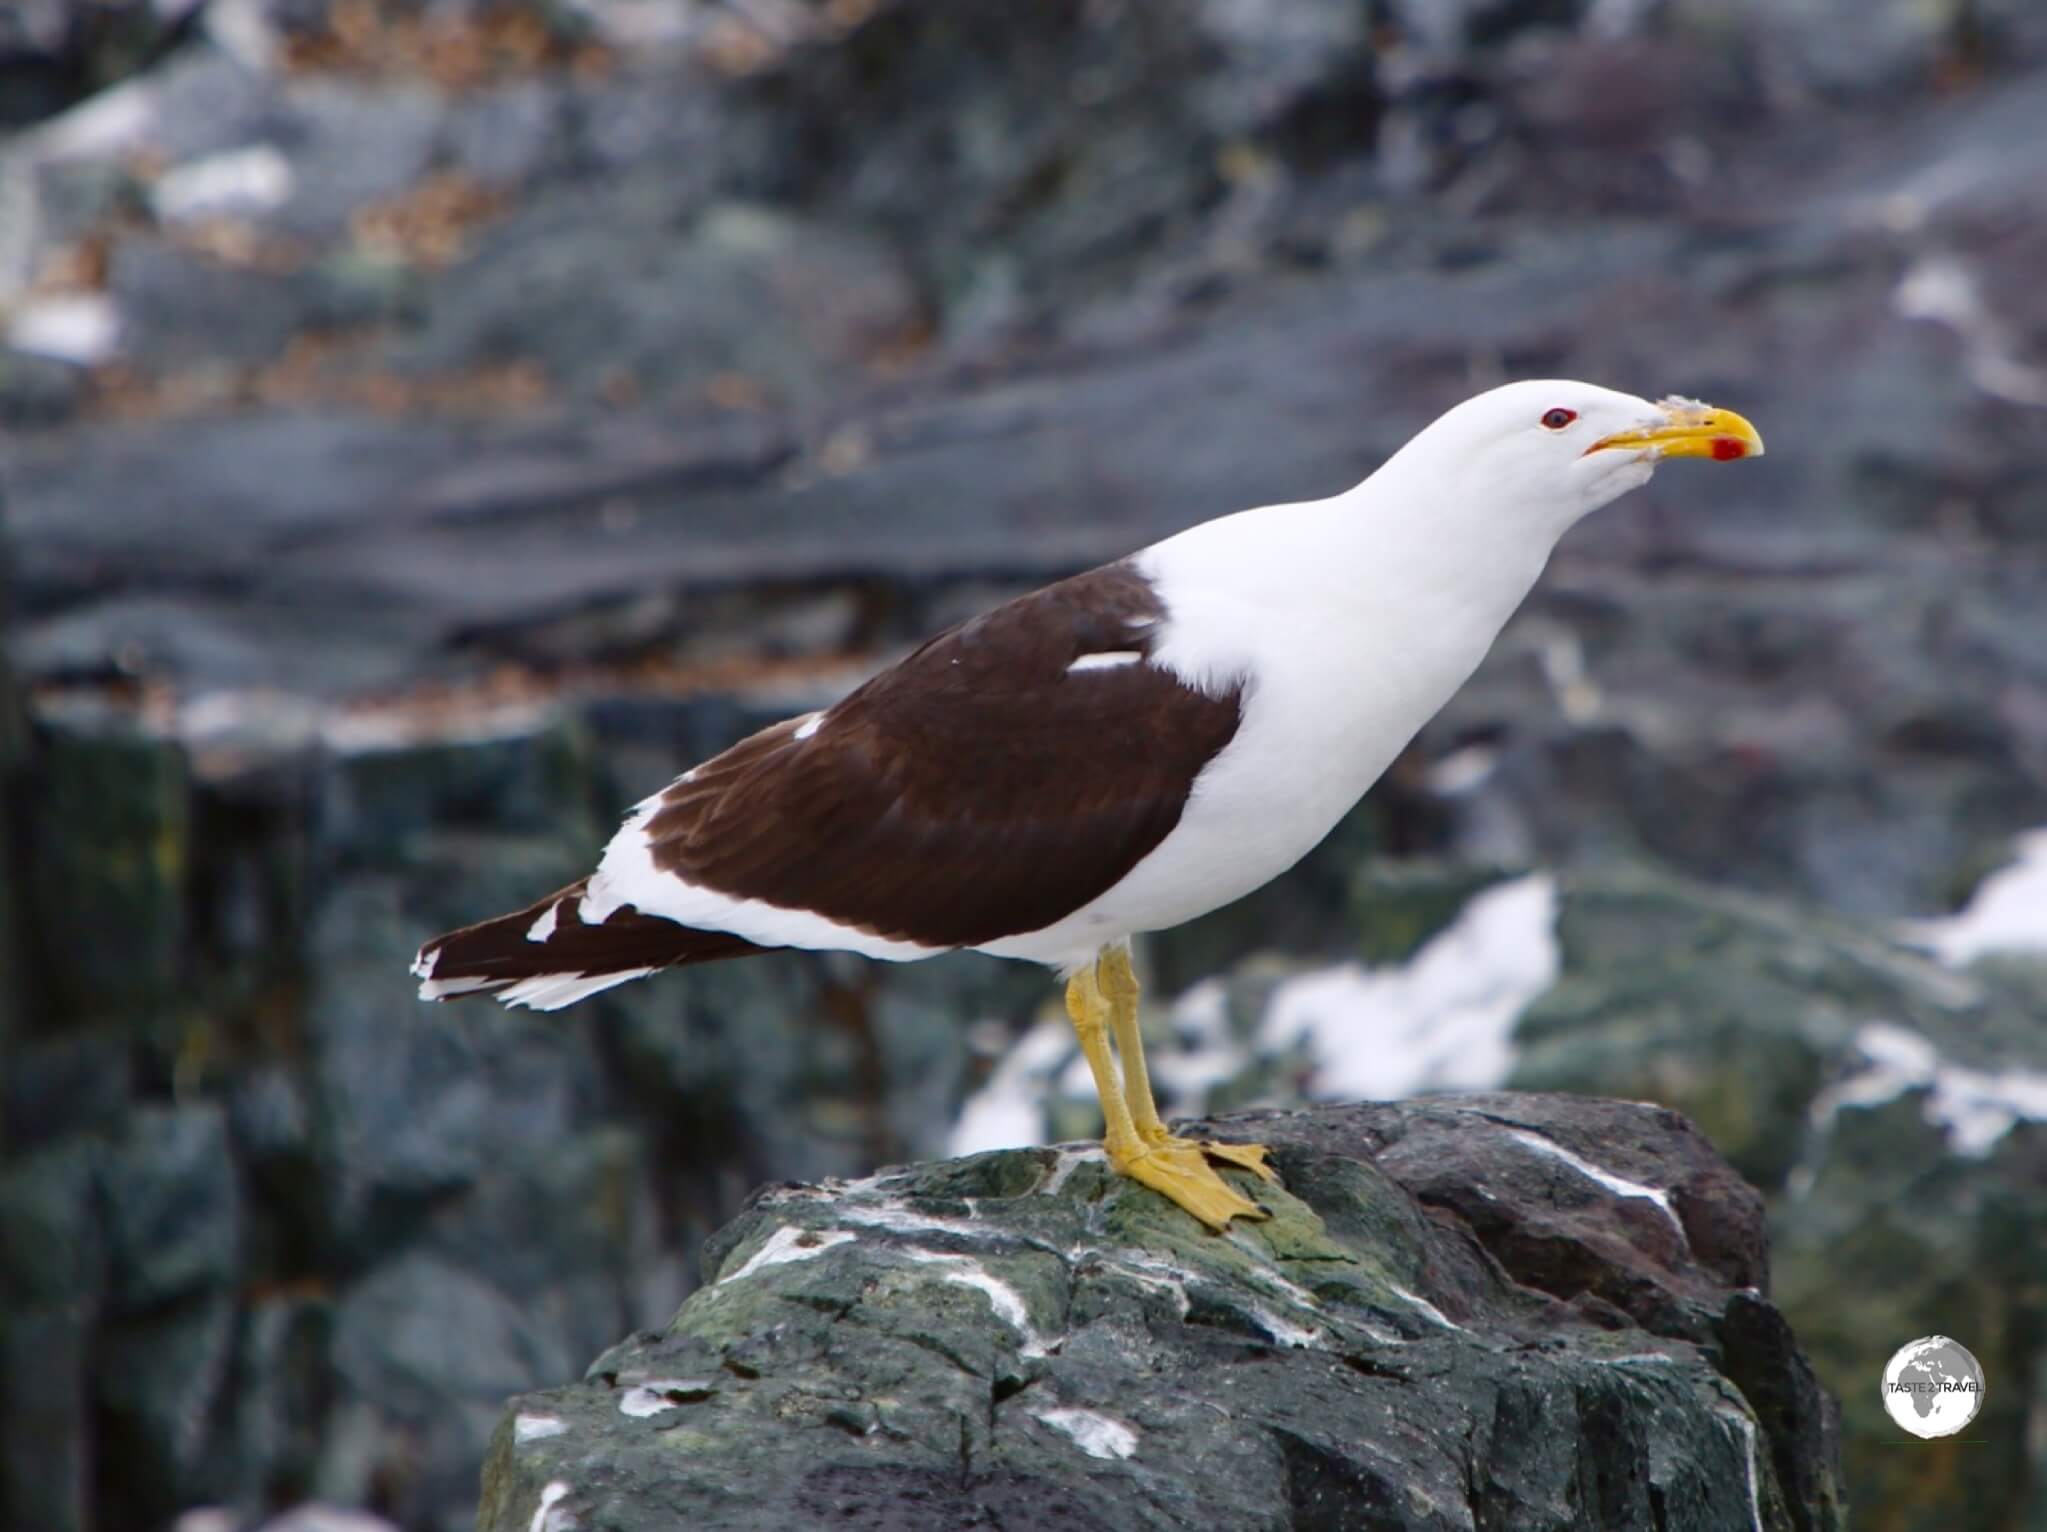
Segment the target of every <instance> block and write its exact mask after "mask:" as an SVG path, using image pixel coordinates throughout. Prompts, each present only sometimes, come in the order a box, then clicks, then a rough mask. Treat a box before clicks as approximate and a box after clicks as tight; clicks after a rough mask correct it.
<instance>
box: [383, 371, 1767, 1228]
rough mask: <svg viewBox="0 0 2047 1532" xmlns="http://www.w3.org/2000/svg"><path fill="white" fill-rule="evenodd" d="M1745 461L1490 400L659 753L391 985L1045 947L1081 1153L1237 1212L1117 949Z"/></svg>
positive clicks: (1622, 397) (1272, 869)
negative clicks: (1547, 594)
mask: <svg viewBox="0 0 2047 1532" xmlns="http://www.w3.org/2000/svg"><path fill="white" fill-rule="evenodd" d="M1762 450H1763V443H1762V438H1761V437H1760V436H1759V435H1757V433H1756V430H1755V427H1753V426H1751V425H1750V424H1749V423H1748V422H1747V421H1746V420H1744V419H1742V417H1741V416H1739V415H1737V414H1734V413H1733V412H1732V411H1729V410H1720V409H1714V408H1711V407H1709V406H1707V405H1703V404H1697V403H1694V402H1692V401H1689V400H1683V399H1666V400H1664V401H1663V402H1662V403H1660V404H1652V403H1651V402H1650V401H1648V400H1647V399H1639V398H1636V397H1634V396H1633V395H1631V394H1624V393H1616V392H1614V391H1613V390H1611V389H1605V388H1598V387H1595V386H1594V385H1592V384H1589V383H1574V382H1562V381H1537V382H1521V383H1510V384H1507V385H1506V386H1505V387H1502V388H1495V389H1492V390H1490V391H1488V392H1486V393H1483V394H1480V395H1478V396H1477V397H1476V398H1474V399H1469V400H1466V401H1465V402H1464V403H1463V404H1460V405H1458V406H1457V407H1456V408H1455V409H1453V410H1451V411H1449V412H1448V413H1447V414H1445V415H1443V416H1442V417H1441V418H1440V419H1438V420H1437V421H1436V422H1435V423H1434V424H1432V425H1430V426H1429V427H1428V428H1427V429H1426V430H1424V431H1422V432H1421V433H1420V434H1419V435H1418V436H1416V437H1415V438H1414V439H1413V440H1412V441H1410V442H1409V443H1408V444H1407V445H1406V446H1405V447H1403V448H1401V449H1400V451H1398V452H1397V453H1395V454H1394V455H1393V456H1392V457H1391V458H1389V459H1388V460H1387V461H1386V463H1385V464H1384V465H1383V466H1381V467H1380V469H1379V470H1378V472H1376V473H1374V474H1373V475H1372V476H1371V477H1370V478H1368V479H1366V480H1365V481H1364V482H1363V483H1362V484H1359V485H1358V486H1357V487H1356V488H1354V489H1350V490H1347V491H1345V492H1344V493H1342V494H1340V495H1336V496H1333V497H1331V498H1329V499H1326V500H1312V501H1306V502H1302V503H1299V504H1291V505H1273V506H1266V507H1264V508H1262V509H1259V510H1251V511H1242V512H1239V513H1238V514H1236V515H1233V516H1224V517H1220V518H1218V519H1217V520H1214V521H1208V522H1204V523H1202V524H1201V525H1199V526H1196V527H1192V528H1190V529H1188V530H1187V531H1185V532H1182V533H1180V534H1179V535H1177V536H1175V537H1169V538H1167V539H1166V540H1165V541H1163V542H1160V543H1155V544H1154V545H1152V546H1151V547H1149V548H1145V549H1143V550H1142V551H1140V552H1137V553H1133V554H1131V555H1130V556H1129V557H1128V558H1124V559H1119V560H1118V561H1116V562H1115V563H1112V564H1105V565H1103V566H1102V567H1101V568H1099V569H1093V570H1089V571H1088V572H1086V573H1085V574H1078V575H1075V576H1073V577H1072V578H1070V579H1066V580H1061V581H1059V582H1057V583H1056V584H1053V585H1048V586H1046V587H1045V588H1044V589H1042V590H1038V591H1034V592H1032V593H1031V594H1029V595H1026V596H1020V597H1018V598H1017V599H1015V600H1013V601H1009V602H1006V603H1004V604H1003V605H1001V606H999V607H996V608H995V609H994V610H993V611H990V612H986V613H984V614H983V615H981V616H979V617H976V618H974V619H972V620H971V621H968V622H965V623H962V624H960V625H959V626H958V627H955V628H951V629H949V630H947V631H946V632H944V633H941V634H939V635H938V636H937V637H936V638H934V639H932V640H931V641H930V642H928V643H926V644H925V645H924V646H923V647H922V648H920V649H918V650H916V651H915V652H914V653H913V654H911V655H910V656H908V657H907V658H906V659H904V660H902V661H900V662H899V663H897V664H895V665H893V666H891V667H889V668H888V669H887V670H884V671H882V672H881V673H880V674H879V675H877V676H875V677H874V678H873V679H872V680H870V681H868V682H867V683H866V684H864V685H863V686H861V687H860V688H858V689H857V690H856V691H854V692H852V693H851V694H850V695H848V696H847V697H845V698H844V699H843V700H841V701H839V702H837V703H834V704H833V705H832V706H831V707H829V708H826V709H824V710H823V711H822V712H817V713H810V714H806V715H805V716H803V717H800V718H792V719H789V720H787V721H786V722H783V723H778V724H776V725H774V726H773V727H771V728H768V729H763V730H762V731H761V732H760V733H758V734H755V735H753V736H752V737H750V738H748V739H744V740H741V741H740V742H739V743H738V744H736V745H734V746H733V747H732V748H731V749H729V750H727V751H725V752H724V753H723V754H722V755H718V756H715V757H713V758H712V759H711V760H708V761H706V762H704V763H703V764H702V765H700V766H697V767H694V768H692V769H691V770H689V771H687V772H684V773H683V775H682V776H680V777H678V778H677V779H676V780H675V781H674V782H673V783H671V784H670V785H669V786H668V787H666V788H664V789H663V790H662V791H660V792H658V793H656V794H655V795H654V796H653V797H651V798H649V799H647V800H646V801H645V802H643V803H642V804H640V805H639V807H638V808H636V809H635V810H634V811H633V813H632V815H631V817H630V818H628V819H627V821H626V823H625V826H624V828H623V829H621V830H620V831H619V832H618V834H617V836H616V837H615V838H614V839H613V840H612V842H611V844H610V846H609V847H608V848H607V849H606V850H605V853H604V856H603V859H602V861H601V862H599V864H598V867H597V870H596V871H595V872H594V873H592V874H591V875H590V876H589V877H587V878H583V879H581V880H579V881H577V882H575V883H572V884H570V885H569V886H568V887H567V888H565V889H561V890H559V891H558V892H556V893H553V894H550V895H548V896H547V897H546V898H545V899H543V900H541V901H540V902H539V903H538V904H535V905H533V906H531V907H530V908H528V909H524V910H520V911H518V912H517V913H515V914H511V915H502V916H499V917H498V918H496V919H495V920H487V921H484V922H483V923H481V924H480V925H474V926H469V927H466V928H464V929H463V930H460V931H454V932H450V933H449V934H448V935H445V936H438V937H435V938H434V939H433V940H432V941H430V942H428V943H427V944H426V945H425V946H424V947H423V948H421V949H420V952H419V956H418V959H417V961H416V962H415V963H414V966H413V971H414V972H415V973H416V974H417V975H418V976H419V978H420V980H421V981H422V982H421V984H420V995H421V997H422V998H424V999H428V1000H449V999H454V998H457V997H459V996H464V995H485V994H487V995H494V996H495V997H496V998H497V999H499V1000H501V1001H503V1002H504V1003H505V1004H507V1005H525V1006H531V1007H533V1008H534V1009H536V1010H546V1011H552V1010H559V1009H561V1008H562V1007H563V1006H567V1005H572V1004H574V1003H575V1002H576V1001H578V1000H581V999H584V998H585V997H587V996H590V995H594V994H596V993H598V992H599V991H600V990H605V989H609V988H611V987H612V986H613V985H616V984H623V983H625V982H627V981H628V980H631V979H639V978H644V977H646V976H647V975H649V974H651V973H654V972H656V971H657V970H659V969H663V968H672V967H677V966H680V965H682V964H686V963H702V962H709V961H713V960H716V959H722V958H734V957H744V956H748V955H751V954H755V953H759V952H762V951H764V950H769V949H773V948H776V947H802V948H810V949H833V950H840V951H848V952H858V953H863V954H865V955H866V956H868V957H872V958H883V959H887V960H889V961H892V962H905V961H910V960H914V959H918V958H927V957H935V956H937V955H938V954H940V953H943V952H953V951H957V950H959V949H961V948H967V949H971V950H973V951H976V952H986V953H990V954H992V955H994V956H996V957H1007V958H1021V959H1024V960H1026V961H1029V962H1036V963H1043V964H1045V965H1046V966H1048V967H1050V968H1052V969H1054V970H1055V971H1056V972H1057V973H1058V974H1059V975H1060V976H1061V977H1063V978H1064V979H1065V981H1066V1006H1067V1011H1068V1014H1069V1015H1070V1016H1071V1017H1072V1019H1073V1025H1074V1029H1075V1031H1076V1032H1077V1033H1078V1034H1079V1037H1080V1045H1081V1048H1082V1051H1083V1052H1084V1053H1085V1054H1086V1056H1087V1061H1088V1066H1089V1068H1090V1069H1091V1070H1092V1071H1093V1072H1094V1078H1095V1088H1096V1090H1097V1092H1098V1093H1099V1094H1100V1097H1101V1104H1102V1114H1103V1118H1104V1121H1105V1124H1106V1133H1105V1137H1104V1148H1105V1149H1106V1151H1107V1153H1108V1159H1109V1163H1110V1164H1111V1165H1113V1166H1114V1167H1115V1168H1116V1169H1117V1170H1118V1171H1120V1172H1121V1173H1122V1174H1124V1175H1126V1176H1129V1177H1132V1178H1133V1179H1135V1180H1137V1181H1140V1182H1142V1183H1143V1184H1144V1185H1146V1186H1149V1187H1152V1188H1154V1189H1155V1190H1157V1191H1159V1192H1161V1193H1163V1194H1164V1195H1165V1196H1167V1197H1169V1198H1171V1199H1172V1200H1173V1201H1174V1202H1176V1203H1178V1204H1179V1205H1180V1206H1181V1207H1183V1208H1185V1209H1186V1210H1187V1211H1188V1212H1189V1213H1191V1214H1193V1215H1194V1216H1195V1217H1196V1218H1198V1219H1200V1220H1201V1221H1202V1222H1204V1223H1206V1224H1207V1225H1209V1226H1210V1227H1211V1228H1217V1229H1220V1228H1223V1227H1224V1226H1226V1225H1227V1224H1228V1222H1229V1220H1230V1219H1231V1218H1233V1217H1239V1216H1253V1217H1255V1216H1259V1214H1260V1211H1261V1210H1260V1209H1259V1207H1258V1205H1257V1204H1256V1203H1255V1202H1254V1201H1252V1200H1251V1199H1250V1197H1248V1196H1246V1195H1245V1192H1246V1191H1255V1190H1256V1185H1257V1183H1256V1182H1255V1181H1254V1180H1250V1179H1245V1177H1247V1176H1252V1175H1255V1176H1263V1177H1264V1178H1266V1179H1267V1180H1272V1179H1274V1176H1273V1172H1272V1170H1271V1169H1270V1167H1268V1166H1267V1165H1266V1163H1265V1158H1266V1156H1265V1151H1264V1149H1263V1148H1261V1147H1260V1146H1258V1145H1255V1144H1224V1143H1203V1142H1195V1141H1191V1140H1186V1139H1180V1138H1176V1137H1174V1136H1173V1134H1172V1133H1171V1132H1170V1131H1169V1130H1168V1129H1167V1128H1166V1125H1165V1124H1164V1123H1163V1122H1161V1121H1160V1120H1159V1116H1158V1111H1157V1109H1156V1107H1155V1106H1154V1104H1153V1101H1152V1093H1151V1083H1150V1079H1149V1077H1148V1076H1147V1074H1146V1071H1145V1063H1144V1050H1143V1046H1142V1043H1141V1041H1140V1039H1139V1035H1138V1029H1137V981H1136V979H1135V977H1134V976H1133V974H1132V972H1131V967H1130V938H1131V937H1132V936H1133V935H1135V934H1136V933H1138V932H1140V931H1157V930H1162V929H1164V928H1166V927H1169V926H1175V925H1178V924H1180V923H1181V922H1182V921H1187V920H1192V919H1193V918H1194V917H1196V916H1197V915H1203V914H1206V913H1207V912H1208V911H1210V910H1213V909H1216V908H1218V907H1219V906H1221V905H1225V904H1228V903H1230V902H1231V901H1232V900H1235V899H1239V898H1241V897H1243V896H1244V895H1245V894H1248V893H1250V892H1251V891H1252V890H1253V889H1255V888H1258V887H1259V886H1261V885H1262V884H1264V883H1266V882H1268V881H1269V880H1270V879H1272V878H1274V877H1277V876H1278V875H1279V874H1280V873H1282V872H1284V871H1286V869H1287V868H1289V867H1291V866H1293V864H1294V863H1295V862H1297V861H1299V860H1300V858H1301V857H1302V856H1303V855H1304V854H1306V853H1307V852H1308V851H1309V850H1310V849H1311V848H1312V847H1313V846H1314V845H1315V843H1316V842H1317V841H1319V840H1321V839H1322V837H1323V836H1324V835H1326V834H1327V833H1328V832H1329V830H1330V829H1331V827H1333V826H1334V825H1335V824H1336V822H1337V821H1338V820H1339V819H1341V818H1342V817H1343V815H1344V814H1345V813H1346V812H1348V811H1349V810H1350V808H1351V807H1352V806H1353V805H1354V804H1355V803H1356V802H1357V801H1358V799H1359V798H1360V797H1362V796H1363V795H1364V792H1365V790H1366V789H1367V788H1368V787H1370V786H1371V785H1372V783H1373V782H1374V781H1375V780H1377V778H1378V776H1379V774H1380V773H1381V772H1382V771H1384V770H1385V769H1386V767H1387V765H1388V764H1389V763H1390V762H1391V761H1392V760H1393V758H1394V757H1395V756H1396V755H1397V754H1398V753H1399V752H1400V751H1401V750H1402V749H1403V748H1404V747H1405V746H1406V744H1407V742H1408V741H1409V740H1410V739H1412V738H1413V737H1414V735H1415V732H1416V731H1417V730H1419V729H1420V728H1421V726H1422V725H1423V724H1424V723H1426V722H1428V720H1429V719H1430V718H1431V717H1433V716H1434V715H1435V713H1436V712H1437V710H1438V709H1440V708H1441V707H1442V706H1443V704H1444V703H1446V702H1448V701H1449V700H1450V698H1451V696H1452V695H1453V694H1454V693H1455V692H1456V690H1457V688H1458V687H1459V686H1461V685H1463V684H1464V681H1465V680H1466V678H1467V677H1469V676H1470V675H1471V673H1472V671H1473V670H1475V669H1476V668H1477V667H1478V663H1479V661H1480V660H1482V659H1483V658H1484V657H1485V654H1486V651H1487V649H1488V648H1490V647H1491V645H1492V642H1493V639H1494V638H1495V637H1496V636H1497V635H1498V633H1499V631H1500V629H1501V628H1502V627H1503V626H1504V625H1505V624H1506V621H1507V619H1508V618H1509V617H1510V616H1512V615H1513V613H1514V610H1515V608H1517V607H1518V606H1520V604H1521V601H1522V598H1523V597H1525V596H1526V595H1527V594H1528V592H1529V589H1530V588H1531V587H1532V586H1533V585H1534V584H1535V581H1536V578H1537V576H1539V575H1540V574H1541V573H1542V569H1543V566H1544V564H1545V563H1546V562H1547V561H1548V559H1549V556H1550V551H1551V550H1552V549H1553V548H1554V547H1555V546H1556V543H1557V540H1558V539H1559V538H1560V537H1562V536H1563V534H1564V533H1565V532H1566V531H1568V530H1569V529H1570V527H1571V526H1572V525H1573V524H1574V523H1575V522H1577V521H1578V519H1579V518H1580V517H1582V516H1584V515H1586V514H1587V513H1588V512H1591V511H1595V510H1597V509H1598V508H1599V507H1601V506H1603V505H1605V504H1606V503H1607V502H1608V501H1610V500H1613V499H1614V498H1616V497H1617V496H1619V495H1622V494H1625V493H1626V492H1627V491H1628V490H1631V489H1635V488H1637V487H1639V486H1640V485H1642V484H1644V483H1646V482H1648V479H1649V476H1650V474H1651V473H1653V472H1654V471H1655V468H1656V465H1657V463H1658V462H1659V461H1661V460H1662V459H1664V458H1667V457H1703V458H1711V459H1714V460H1716V461H1728V460H1732V459H1736V458H1743V457H1756V456H1760V455H1761V454H1762ZM1112 1037H1113V1039H1114V1044H1115V1049H1116V1052H1117V1054H1119V1055H1120V1057H1121V1062H1122V1071H1121V1075H1120V1077H1119V1075H1118V1071H1117V1064H1116V1059H1115V1058H1114V1057H1112V1055H1111V1051H1110V1039H1111V1038H1112ZM1218 1165H1221V1166H1223V1167H1225V1168H1228V1169H1230V1170H1231V1171H1232V1173H1233V1174H1235V1175H1237V1176H1238V1177H1239V1180H1238V1182H1237V1184H1235V1185H1232V1184H1231V1183H1230V1182H1228V1181H1225V1180H1224V1179H1223V1178H1222V1176H1221V1175H1220V1174H1218V1171H1217V1166H1218Z"/></svg>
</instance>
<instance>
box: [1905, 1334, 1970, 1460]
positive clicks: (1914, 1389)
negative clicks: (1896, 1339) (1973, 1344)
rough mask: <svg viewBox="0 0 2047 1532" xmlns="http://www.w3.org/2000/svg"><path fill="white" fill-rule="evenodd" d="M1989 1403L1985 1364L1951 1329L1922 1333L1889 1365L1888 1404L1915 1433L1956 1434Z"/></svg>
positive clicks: (1930, 1436) (1916, 1434)
mask: <svg viewBox="0 0 2047 1532" xmlns="http://www.w3.org/2000/svg"><path fill="white" fill-rule="evenodd" d="M1982 1408H1983V1365H1982V1363H1980V1362H1978V1361H1977V1360H1976V1358H1975V1356H1974V1355H1973V1354H1972V1353H1971V1352H1970V1350H1969V1348H1968V1347H1967V1346H1964V1345H1963V1344H1962V1343H1961V1342H1960V1341H1958V1340H1950V1339H1949V1338H1948V1337H1947V1336H1945V1335H1922V1336H1921V1337H1920V1338H1919V1339H1918V1340H1916V1341H1908V1342H1907V1343H1906V1344H1905V1345H1902V1346H1900V1347H1899V1348H1898V1350H1897V1354H1896V1355H1895V1356H1893V1357H1892V1358H1891V1359H1890V1361H1889V1362H1888V1363H1886V1364H1885V1366H1884V1409H1885V1411H1887V1412H1888V1413H1889V1415H1890V1417H1891V1419H1893V1420H1895V1421H1896V1422H1897V1423H1898V1424H1899V1425H1901V1426H1903V1427H1904V1428H1905V1429H1906V1430H1907V1431H1910V1432H1911V1433H1912V1434H1913V1435H1914V1436H1918V1437H1924V1438H1925V1439H1927V1440H1929V1441H1931V1440H1932V1439H1933V1438H1934V1437H1936V1436H1953V1435H1954V1434H1955V1433H1956V1432H1957V1431H1959V1430H1961V1429H1962V1427H1964V1426H1966V1425H1967V1424H1968V1423H1969V1422H1970V1421H1972V1420H1974V1419H1975V1418H1976V1412H1977V1411H1978V1410H1980V1409H1982Z"/></svg>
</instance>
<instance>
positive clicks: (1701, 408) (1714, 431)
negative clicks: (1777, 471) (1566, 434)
mask: <svg viewBox="0 0 2047 1532" xmlns="http://www.w3.org/2000/svg"><path fill="white" fill-rule="evenodd" d="M1657 408H1658V409H1660V410H1662V411H1663V413H1664V414H1665V415H1666V416H1668V417H1669V418H1668V419H1667V420H1665V421H1664V422H1663V423H1662V424H1660V425H1653V426H1644V427H1643V428H1642V429H1640V430H1637V431H1622V432H1619V433H1617V434H1616V435H1613V436H1608V437H1605V438H1603V439H1601V440H1599V441H1596V442H1594V443H1593V444H1592V445H1591V446H1589V447H1587V448H1586V449H1585V451H1586V454H1587V455H1588V456H1589V455H1590V454H1592V453H1594V452H1604V451H1606V450H1607V449H1609V448H1633V449H1634V450H1635V451H1637V452H1646V453H1647V454H1648V455H1649V456H1651V457H1656V458H1663V457H1709V458H1711V459H1713V461H1714V462H1716V463H1731V462H1733V461H1734V460H1735V459H1736V458H1744V457H1761V456H1762V455H1763V438H1762V434H1761V433H1760V432H1759V431H1757V430H1756V428H1755V427H1754V426H1752V425H1750V424H1749V423H1748V422H1747V421H1746V420H1744V419H1742V417H1741V416H1739V415H1737V414H1735V413H1734V411H1733V410H1719V409H1715V408H1714V407H1713V406H1712V405H1710V404H1701V403H1699V402H1698V401H1697V400H1696V399H1665V400H1663V401H1662V402H1661V403H1659V404H1658V405H1657Z"/></svg>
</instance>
